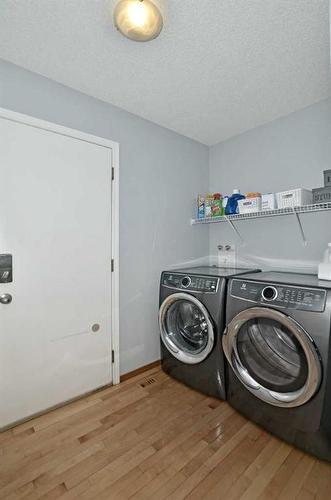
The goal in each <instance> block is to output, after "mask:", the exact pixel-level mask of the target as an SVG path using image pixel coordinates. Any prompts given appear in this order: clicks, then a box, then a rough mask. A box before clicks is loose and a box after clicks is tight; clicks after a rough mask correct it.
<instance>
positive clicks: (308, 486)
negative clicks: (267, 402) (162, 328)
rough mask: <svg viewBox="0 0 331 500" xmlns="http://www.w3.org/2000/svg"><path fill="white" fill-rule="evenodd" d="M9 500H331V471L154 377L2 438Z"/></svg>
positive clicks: (2, 485) (0, 472) (0, 493)
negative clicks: (76, 499) (22, 499)
mask: <svg viewBox="0 0 331 500" xmlns="http://www.w3.org/2000/svg"><path fill="white" fill-rule="evenodd" d="M0 498H2V499H8V500H9V499H12V500H14V499H21V498H24V499H25V500H32V499H33V500H34V499H37V498H38V499H55V498H61V499H63V500H64V499H75V498H79V499H81V500H84V499H98V500H102V499H127V498H134V499H141V500H145V499H148V498H151V499H157V500H161V499H164V498H170V499H173V500H177V499H182V498H189V499H199V500H201V499H219V500H223V499H224V500H233V499H239V498H240V499H242V500H252V499H254V500H255V499H268V500H269V499H276V498H279V499H282V500H287V499H288V500H292V499H295V498H298V499H300V500H312V499H318V500H323V499H330V498H331V466H330V465H328V464H326V463H324V462H321V461H319V460H316V459H314V458H312V457H310V456H308V455H306V454H304V453H302V452H301V451H299V450H297V449H294V448H292V447H291V446H289V445H287V444H285V443H283V442H281V441H279V440H278V439H275V438H274V437H272V436H270V435H269V434H267V433H266V432H264V431H263V430H261V429H260V428H259V427H257V426H255V425H254V424H253V423H251V422H249V421H247V420H246V419H245V418H244V417H242V416H241V415H239V414H238V413H236V412H235V411H234V410H233V409H232V408H230V406H229V405H228V404H227V403H224V402H221V401H217V400H214V399H212V398H208V397H205V396H203V395H202V394H199V393H197V392H194V391H192V390H190V389H188V388H187V387H185V386H183V385H181V384H179V383H177V382H175V381H173V380H172V379H170V378H169V377H167V376H166V375H165V374H164V373H163V372H161V371H160V369H159V368H154V369H151V370H149V371H147V372H145V373H143V374H139V375H137V376H136V377H135V378H132V379H129V380H127V381H125V382H123V383H122V384H121V385H120V386H116V387H112V388H108V389H105V390H103V391H99V392H97V393H95V394H93V395H90V396H88V397H85V398H84V399H81V400H79V401H76V402H74V403H71V404H69V405H67V406H65V407H63V408H60V409H57V410H54V411H52V412H50V413H48V414H46V415H43V416H41V417H38V418H35V419H34V420H31V421H29V422H26V423H24V424H21V425H20V426H17V427H16V428H14V429H12V430H10V431H7V432H5V433H3V434H0Z"/></svg>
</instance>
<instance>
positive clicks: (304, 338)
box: [222, 273, 331, 460]
mask: <svg viewBox="0 0 331 500" xmlns="http://www.w3.org/2000/svg"><path fill="white" fill-rule="evenodd" d="M226 320H227V327H226V329H225V332H224V336H223V342H222V343H223V349H224V353H225V356H226V358H227V361H228V368H227V399H228V401H229V403H230V404H231V405H232V406H233V407H235V408H236V409H238V410H239V411H240V412H242V413H243V414H245V415H246V416H247V417H249V418H250V419H252V420H254V421H255V422H257V423H259V424H261V425H262V426H263V427H265V428H266V429H267V430H269V431H270V432H272V433H274V434H275V435H277V436H279V437H280V438H283V439H284V440H286V441H288V442H289V443H292V444H294V445H296V446H298V447H299V448H302V449H304V450H306V451H308V452H310V453H312V454H314V455H316V456H318V457H320V458H323V459H326V460H331V405H330V399H331V398H330V397H328V395H330V394H331V392H330V391H331V387H330V382H331V371H330V370H331V363H330V362H329V349H330V344H329V340H330V324H331V283H328V282H325V281H319V280H318V279H317V277H316V276H313V275H303V274H294V273H259V274H256V275H255V274H254V275H246V276H245V277H243V278H240V277H239V278H234V279H232V280H231V281H230V283H229V288H228V298H227V310H226Z"/></svg>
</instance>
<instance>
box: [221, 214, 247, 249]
mask: <svg viewBox="0 0 331 500" xmlns="http://www.w3.org/2000/svg"><path fill="white" fill-rule="evenodd" d="M224 218H225V220H226V222H228V223H229V224H230V226H231V228H232V230H233V231H234V232H235V233H236V235H237V236H238V238H239V239H240V241H241V243H244V238H243V237H242V236H241V234H240V232H239V231H238V229H237V228H236V226H235V225H234V224H233V222H232V220H231V219H229V217H228V216H227V215H224Z"/></svg>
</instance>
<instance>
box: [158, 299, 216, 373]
mask: <svg viewBox="0 0 331 500" xmlns="http://www.w3.org/2000/svg"><path fill="white" fill-rule="evenodd" d="M159 323H160V330H161V337H162V340H163V343H164V344H165V345H166V347H167V348H168V350H169V351H170V352H171V353H172V354H173V355H174V356H175V357H177V358H178V359H180V360H181V361H184V362H186V363H190V364H193V363H199V362H200V361H202V360H203V359H205V358H206V357H207V356H208V354H209V353H210V351H211V349H212V347H213V343H214V330H213V327H212V323H211V319H210V316H209V314H208V312H207V310H206V308H205V307H204V306H203V305H202V304H201V302H200V301H198V300H197V299H196V298H195V297H193V296H191V295H189V294H186V293H177V294H173V295H170V296H169V297H167V299H165V301H164V302H163V304H162V305H161V308H160V314H159Z"/></svg>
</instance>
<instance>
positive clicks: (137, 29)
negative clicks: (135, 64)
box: [114, 0, 163, 42]
mask: <svg viewBox="0 0 331 500" xmlns="http://www.w3.org/2000/svg"><path fill="white" fill-rule="evenodd" d="M114 24H115V27H116V28H117V29H118V30H119V31H120V32H121V33H122V34H123V35H124V36H126V37H127V38H130V40H135V41H136V42H148V41H149V40H153V39H154V38H156V37H157V36H159V34H160V33H161V30H162V28H163V18H162V14H161V12H160V11H159V9H158V8H157V7H156V5H154V3H153V2H151V0H120V1H119V2H118V4H117V5H116V7H115V10H114Z"/></svg>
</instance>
